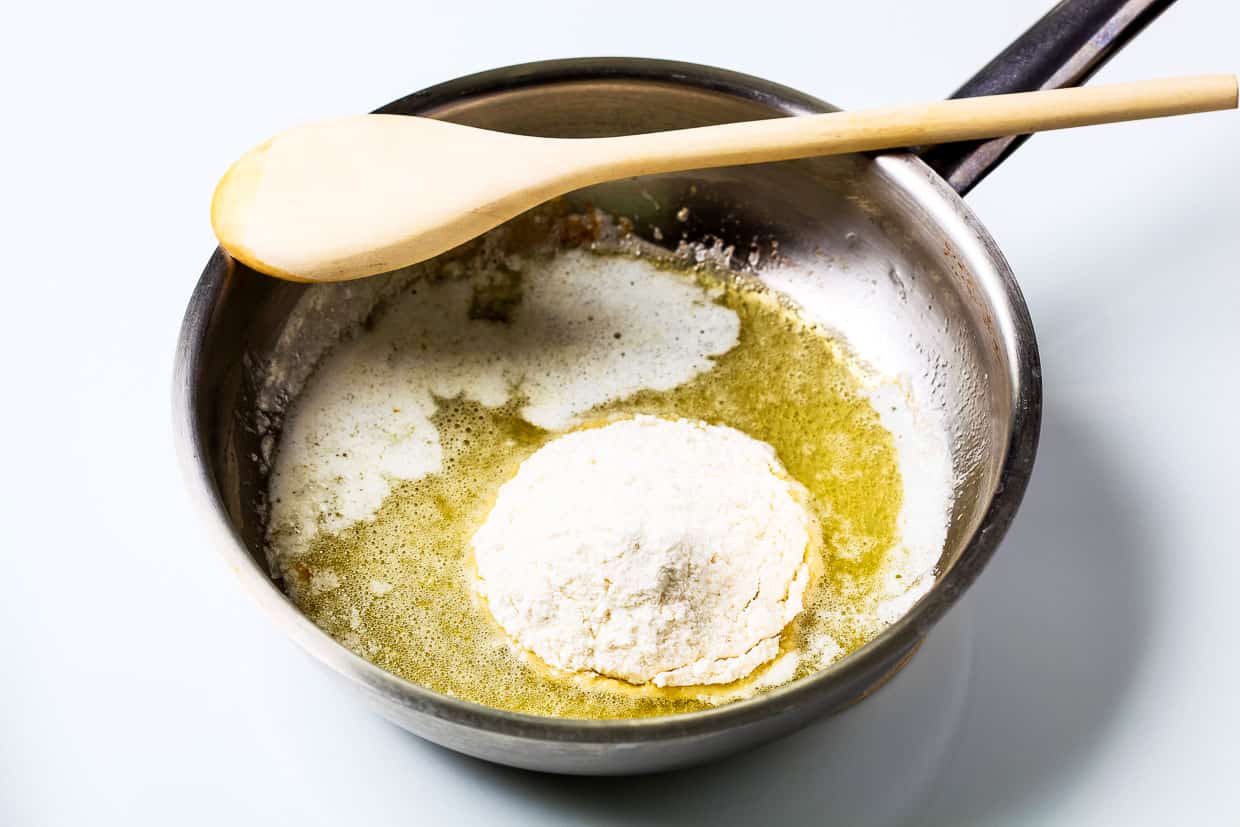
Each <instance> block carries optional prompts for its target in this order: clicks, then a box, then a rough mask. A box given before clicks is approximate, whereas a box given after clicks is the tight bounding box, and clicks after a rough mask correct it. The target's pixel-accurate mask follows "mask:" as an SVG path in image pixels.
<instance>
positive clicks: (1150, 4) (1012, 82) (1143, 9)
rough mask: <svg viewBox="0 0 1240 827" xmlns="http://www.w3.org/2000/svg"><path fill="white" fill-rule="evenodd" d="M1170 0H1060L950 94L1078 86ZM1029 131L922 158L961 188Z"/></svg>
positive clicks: (966, 187)
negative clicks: (1060, 0)
mask: <svg viewBox="0 0 1240 827" xmlns="http://www.w3.org/2000/svg"><path fill="white" fill-rule="evenodd" d="M1174 2H1175V0H1062V2H1060V3H1058V4H1057V5H1056V6H1055V7H1054V8H1053V9H1051V10H1050V11H1049V12H1047V13H1046V16H1045V17H1043V18H1042V19H1041V20H1039V21H1038V22H1037V23H1034V24H1033V26H1031V27H1030V28H1029V30H1028V31H1026V32H1025V33H1024V34H1022V35H1021V36H1020V37H1018V38H1016V40H1015V41H1013V42H1012V44H1011V45H1010V46H1008V47H1007V48H1006V49H1004V50H1003V51H1002V52H1000V53H999V54H998V55H997V56H996V57H995V58H994V60H992V61H990V62H989V63H987V64H986V65H985V66H983V67H982V69H981V71H979V72H978V73H977V74H976V75H974V76H973V77H971V78H969V80H968V81H967V82H966V83H965V84H964V86H961V87H960V88H959V89H958V90H956V92H955V94H953V95H952V97H953V98H971V97H976V96H978V95H1002V94H1005V93H1007V92H1032V91H1035V90H1038V89H1058V88H1061V87H1065V86H1080V85H1081V84H1082V83H1084V82H1085V81H1086V80H1088V79H1089V77H1090V76H1091V75H1093V73H1094V72H1096V71H1098V69H1099V68H1101V67H1102V65H1103V64H1104V63H1106V62H1107V61H1108V60H1109V59H1110V58H1111V56H1112V55H1114V54H1115V53H1116V52H1118V51H1119V50H1120V49H1122V48H1123V47H1124V46H1125V45H1127V43H1128V41H1129V40H1131V39H1132V38H1133V37H1135V36H1136V35H1137V34H1138V33H1139V32H1140V31H1141V30H1142V29H1144V28H1145V27H1146V26H1148V25H1149V24H1150V22H1151V21H1153V20H1154V18H1156V17H1158V15H1160V14H1162V13H1163V12H1164V11H1165V10H1166V9H1167V7H1169V6H1170V5H1171V4H1172V3H1174ZM1028 137H1029V136H1028V135H1013V136H1011V137H1007V138H995V139H993V140H989V141H963V142H961V143H955V144H944V145H942V146H935V147H930V148H929V149H927V150H925V151H924V152H922V153H921V157H922V159H923V160H924V161H925V162H926V163H928V164H929V165H930V166H931V167H933V168H934V170H935V171H936V172H938V173H939V174H940V175H942V176H943V178H944V179H946V180H947V183H949V184H950V185H951V186H952V187H953V188H954V189H955V190H956V192H958V193H960V194H961V195H965V194H966V193H968V192H969V190H971V189H973V187H975V186H976V185H977V184H978V182H979V181H981V180H982V179H983V178H985V177H986V176H987V175H989V174H990V171H991V170H992V169H994V168H995V167H997V166H998V165H999V164H1000V163H1001V162H1002V161H1003V159H1005V158H1007V156H1008V155H1010V154H1012V152H1013V151H1015V149H1016V148H1017V147H1018V146H1020V145H1021V144H1023V143H1024V142H1025V140H1026V139H1028Z"/></svg>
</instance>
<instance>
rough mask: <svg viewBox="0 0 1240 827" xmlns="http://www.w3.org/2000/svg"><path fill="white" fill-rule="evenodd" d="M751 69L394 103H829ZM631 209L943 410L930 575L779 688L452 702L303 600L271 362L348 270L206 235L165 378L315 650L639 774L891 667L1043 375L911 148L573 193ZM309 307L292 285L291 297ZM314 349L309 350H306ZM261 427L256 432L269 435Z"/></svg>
mask: <svg viewBox="0 0 1240 827" xmlns="http://www.w3.org/2000/svg"><path fill="white" fill-rule="evenodd" d="M829 108H830V107H828V106H827V105H826V104H823V103H822V102H820V101H816V100H813V99H811V98H808V97H806V96H804V95H801V94H799V93H796V92H794V91H792V90H789V89H785V88H782V87H778V86H775V85H773V84H769V83H767V82H765V81H761V80H758V79H756V78H750V77H746V76H742V75H736V74H733V73H728V72H723V71H720V70H715V69H708V68H705V67H698V66H690V65H686V64H672V63H665V62H656V61H630V60H594V61H557V62H552V63H547V64H533V65H529V66H524V67H514V68H511V69H504V70H497V71H495V72H489V73H485V74H483V75H479V76H473V77H470V78H465V79H462V80H458V81H453V82H451V83H448V84H444V85H443V86H440V87H435V88H433V89H430V90H427V91H426V92H423V93H418V94H416V95H412V96H410V97H408V98H405V99H403V100H401V101H397V102H395V103H394V104H391V105H389V106H388V107H385V108H384V109H383V110H381V111H384V112H390V113H403V114H420V115H432V116H434V117H440V118H445V119H449V120H453V121H457V122H460V123H465V124H470V125H475V126H480V127H485V128H488V129H497V130H502V131H508V132H517V133H524V134H530V135H545V136H561V137H586V136H601V135H611V134H620V133H630V132H642V131H653V130H661V129H673V128H679V127H689V126H698V125H704V124H710V123H721V122H727V121H738V120H749V119H754V118H763V117H772V116H778V115H788V114H803V113H808V112H814V111H823V110H824V109H829ZM570 201H571V202H573V203H574V204H575V205H577V206H581V207H585V206H587V205H592V206H596V207H599V208H602V209H604V210H606V211H608V212H610V213H612V214H614V215H618V216H624V217H626V218H628V219H629V220H630V221H632V224H633V228H634V231H635V232H637V233H638V234H640V235H642V236H643V237H645V238H646V239H648V240H650V241H652V242H654V243H657V244H661V245H663V246H668V247H673V248H674V247H675V246H676V245H677V244H679V243H680V242H681V241H682V240H683V241H687V242H692V243H695V244H699V245H700V246H701V247H705V248H713V249H714V251H715V252H716V253H726V252H727V251H729V250H730V255H731V256H732V258H733V260H734V263H735V265H736V266H739V267H746V268H749V269H752V270H753V271H755V272H756V273H757V275H758V277H760V278H763V279H765V280H766V281H767V282H768V283H769V284H771V285H772V286H773V287H775V288H777V289H780V290H785V291H787V292H789V293H791V294H792V295H793V297H794V298H795V300H796V301H797V302H798V303H799V304H800V305H801V306H802V307H803V308H804V309H805V312H806V313H807V314H808V315H810V316H811V317H814V318H817V319H819V320H821V321H823V322H824V323H826V324H828V325H829V326H831V327H833V328H835V329H836V330H838V331H839V332H841V333H842V334H843V336H844V337H845V338H846V339H847V340H848V342H849V343H850V344H851V345H852V346H853V348H854V349H855V350H856V351H857V353H859V354H860V355H861V356H862V358H864V359H866V360H867V361H868V362H870V363H871V364H872V365H873V366H874V367H875V368H876V369H877V370H878V371H880V372H881V373H884V374H887V375H898V376H900V377H902V379H903V380H904V381H905V382H906V383H907V385H908V387H909V388H910V389H911V391H912V395H913V397H914V399H916V400H918V404H919V405H921V406H924V407H927V408H933V409H934V410H937V411H942V412H945V413H946V421H947V422H948V430H949V434H950V445H951V454H952V462H953V468H954V474H955V480H956V496H955V499H954V507H953V511H952V514H951V518H950V526H949V531H948V537H947V543H946V546H945V548H944V551H943V554H942V557H941V558H940V560H939V563H938V580H937V582H936V584H935V586H934V588H933V589H932V590H931V592H930V593H929V594H928V595H926V597H924V598H923V599H922V600H921V601H920V603H918V604H917V605H916V606H915V607H914V608H913V609H912V611H911V612H910V613H909V614H908V615H907V616H906V617H905V618H904V619H903V620H901V621H899V622H897V623H896V624H895V625H893V626H892V627H891V628H889V629H888V630H887V631H886V632H884V633H883V634H882V635H880V637H879V638H877V639H876V640H875V641H873V642H872V643H870V644H869V645H867V646H866V647H865V648H863V649H862V650H860V651H859V652H856V653H854V654H853V655H851V656H849V657H848V658H846V659H845V660H844V661H842V662H840V663H838V664H836V665H835V666H833V667H832V668H831V669H828V670H825V671H824V672H821V673H819V674H817V675H814V676H811V677H810V678H807V679H804V680H801V681H799V682H797V683H795V684H792V685H790V686H787V687H785V688H783V689H781V690H778V691H776V692H774V693H771V694H769V695H766V696H762V697H759V698H756V699H752V700H749V701H745V702H740V703H737V704H733V705H730V706H725V707H721V708H719V709H717V710H713V711H709V712H702V713H693V714H688V715H679V716H671V717H667V718H657V719H648V720H641V721H625V722H581V721H565V720H549V719H538V718H531V717H529V716H522V715H515V714H510V713H504V712H499V711H496V710H491V709H487V708H483V707H478V706H474V705H471V704H467V703H462V702H460V701H456V700H453V699H449V698H444V697H441V696H437V695H435V694H434V693H432V692H430V691H428V690H425V689H422V688H421V687H417V686H414V685H413V684H410V683H408V682H406V681H403V680H401V679H399V678H396V677H394V676H392V675H389V674H387V673H384V672H382V671H381V670H379V669H377V668H376V667H374V666H372V665H370V664H368V663H366V662H364V661H362V660H360V659H358V658H356V657H354V656H353V655H352V654H351V653H349V652H348V651H347V650H345V649H344V648H343V647H341V646H339V645H338V644H336V643H335V642H334V641H333V640H331V639H330V638H329V637H328V636H327V635H326V634H324V633H323V632H321V631H319V630H318V629H317V628H315V627H314V626H313V625H312V624H310V623H309V622H308V621H306V620H305V619H304V618H303V617H301V616H300V615H299V614H298V612H297V610H296V608H295V607H293V606H292V604H291V603H289V602H288V601H287V600H286V599H285V598H284V597H283V594H282V593H281V591H280V584H279V583H277V582H275V581H273V580H272V579H271V578H270V575H269V570H268V566H267V563H266V559H265V555H264V551H263V539H262V538H263V531H264V526H263V511H262V492H263V489H264V488H265V485H266V477H265V475H266V464H265V462H264V459H263V458H264V457H267V456H269V453H270V449H271V445H270V444H269V443H270V441H271V440H273V439H274V438H275V435H276V433H277V432H278V424H279V423H278V419H279V413H278V411H279V408H280V406H282V405H283V404H286V403H287V401H288V398H287V397H288V396H289V395H290V394H292V393H294V392H295V386H294V385H295V383H294V382H293V380H292V379H291V378H290V380H289V386H288V387H287V388H281V387H280V383H279V381H276V382H275V383H274V384H273V382H272V379H271V377H270V375H269V373H268V372H267V368H268V366H269V361H270V357H271V355H272V351H273V348H275V347H276V345H277V342H278V341H279V340H280V337H281V336H282V335H283V336H285V337H286V341H287V336H288V335H289V333H290V331H288V330H287V329H286V327H287V322H288V320H289V314H290V311H291V309H292V308H293V306H294V305H295V304H297V303H298V302H299V301H300V300H302V299H303V298H304V297H305V296H306V294H307V291H321V292H323V299H324V301H323V306H324V308H325V310H324V313H325V321H324V324H323V330H322V331H319V332H317V333H316V332H314V331H311V332H307V331H304V330H303V331H301V332H299V333H298V334H297V335H300V336H303V337H304V336H307V335H308V336H312V337H313V336H315V335H320V336H322V337H330V336H332V335H333V331H332V329H331V327H330V324H329V322H328V321H327V320H326V314H328V313H329V312H330V310H329V309H327V308H330V306H331V304H332V303H334V302H339V301H343V300H347V299H348V297H349V296H350V295H351V293H350V291H351V289H352V288H350V287H349V286H348V285H343V286H342V285H334V286H305V285H298V284H292V283H287V282H282V281H277V280H274V279H270V278H267V277H264V276H261V275H258V274H256V273H253V272H251V271H249V270H247V269H246V268H244V267H242V266H240V265H237V264H235V262H233V261H231V260H229V259H228V258H227V257H226V256H225V255H224V254H222V253H218V252H217V254H216V256H215V257H214V258H213V259H212V260H211V262H210V263H209V264H208V267H207V270H206V272H205V273H204V275H203V277H202V280H201V282H200V284H199V287H198V290H197V292H196V293H195V295H194V298H193V299H192V301H191V306H190V309H189V312H188V313H187V316H186V321H185V327H184V329H183V333H182V341H181V353H180V355H179V359H178V377H177V387H176V391H177V394H178V398H177V405H178V413H179V417H180V420H179V421H180V426H181V431H182V433H181V437H182V440H181V442H182V446H181V447H182V455H183V458H184V459H185V460H186V462H187V466H188V467H187V470H188V471H189V472H190V474H191V476H192V477H193V480H194V485H195V486H196V488H197V489H198V492H199V494H200V495H201V496H200V501H201V502H202V504H203V505H204V506H205V508H206V509H207V511H208V512H209V514H208V520H210V521H211V524H212V525H213V526H215V527H216V528H218V529H221V531H220V532H219V534H220V538H221V543H222V544H223V546H224V549H225V553H226V554H227V555H229V557H230V559H232V560H233V561H234V562H235V564H236V565H235V567H236V568H237V570H238V573H239V575H240V577H241V579H242V582H243V583H245V584H246V585H247V586H248V587H249V590H250V591H251V592H252V593H253V594H254V596H255V597H256V598H257V599H258V600H259V601H260V602H261V603H262V604H263V605H264V606H265V607H266V608H267V609H268V611H269V612H270V613H271V614H272V615H273V616H274V617H275V618H276V619H277V620H278V621H279V622H280V623H281V625H283V626H284V627H285V628H286V629H287V630H288V631H289V632H290V634H291V635H292V636H293V637H294V638H295V639H297V640H298V641H299V642H300V643H301V644H302V645H303V646H305V647H306V648H308V649H309V650H310V651H311V652H312V653H313V654H314V655H315V656H316V657H318V658H320V659H321V660H323V661H325V662H326V663H328V665H330V666H332V667H333V668H335V669H336V670H337V671H338V672H340V673H342V674H344V675H345V676H346V677H347V678H348V679H349V680H350V681H352V682H354V683H356V684H358V685H359V686H361V687H362V688H364V689H365V690H367V692H368V695H369V696H370V697H371V698H372V700H374V701H375V703H376V704H377V705H378V707H379V708H380V710H381V711H382V712H383V713H384V714H386V715H388V716H389V717H391V718H393V719H394V720H396V721H397V722H398V723H400V724H402V725H403V726H405V727H407V728H409V729H411V730H413V731H415V732H418V733H419V734H422V735H424V736H426V737H428V738H430V739H431V740H435V741H438V742H440V743H443V744H446V745H448V746H451V747H453V748H455V749H458V750H460V751H463V752H466V753H469V754H473V755H478V756H481V757H485V758H489V759H491V760H497V761H501V762H504V763H509V764H514V765H517V766H525V767H532V768H537V769H548V770H555V771H563V772H590V773H601V772H614V773H621V772H636V771H648V770H654V769H662V768H666V767H671V766H677V765H683V764H686V763H692V762H695V761H700V760H704V759H707V758H710V757H713V756H715V755H718V754H722V753H723V752H727V751H731V750H734V749H737V748H739V747H742V746H745V745H747V744H749V743H753V742H755V741H758V740H762V739H766V738H770V737H774V736H776V735H778V734H781V733H783V732H785V731H788V730H789V729H792V728H794V727H796V726H798V725H800V724H802V723H804V722H806V721H807V720H809V719H810V718H811V717H813V716H815V715H820V714H824V713H827V712H830V711H833V710H836V709H839V708H841V707H843V706H845V705H847V704H848V703H850V702H852V701H854V700H856V699H857V698H858V697H859V696H862V695H864V693H865V692H867V691H868V690H869V689H870V688H872V687H873V686H874V685H875V684H876V683H878V682H880V681H881V679H882V678H883V677H884V676H885V675H887V674H889V673H890V672H891V671H892V670H893V669H895V668H897V667H898V665H899V664H900V663H901V662H902V660H903V659H904V658H905V657H906V656H907V655H908V653H909V652H910V651H911V650H912V648H913V647H915V645H916V643H917V642H918V641H919V640H920V638H921V637H922V636H923V635H924V634H925V632H926V630H927V629H928V628H929V627H930V626H931V625H932V624H933V623H934V622H935V621H936V620H937V619H938V617H939V616H940V615H941V614H942V612H943V611H944V610H945V609H946V607H947V606H949V605H950V604H951V603H952V602H953V601H954V600H955V599H956V597H957V596H958V594H959V592H960V591H961V590H962V589H963V588H964V587H965V586H967V585H968V584H969V582H971V581H972V579H973V577H974V576H975V575H976V573H977V571H978V570H979V569H980V567H981V566H982V565H983V564H984V562H985V561H986V559H987V558H988V557H989V555H990V553H991V552H992V551H993V549H994V547H995V545H996V544H997V542H998V540H999V538H1000V537H1001V535H1002V533H1003V531H1004V529H1005V528H1006V525H1007V522H1008V521H1009V519H1010V517H1011V514H1012V512H1013V511H1014V509H1015V507H1016V504H1017V503H1018V501H1019V498H1020V494H1021V492H1022V491H1023V488H1024V484H1025V481H1026V479H1027V476H1028V473H1029V469H1030V466H1031V464H1032V458H1033V451H1034V447H1035V443H1036V435H1037V424H1038V406H1039V387H1038V377H1037V353H1036V347H1035V345H1034V341H1033V337H1032V331H1031V329H1030V326H1029V320H1028V317H1027V314H1026V311H1025V308H1024V304H1023V302H1022V300H1021V298H1020V295H1019V292H1018V290H1017V288H1016V286H1015V284H1014V282H1013V281H1012V278H1011V274H1010V273H1009V272H1008V270H1007V267H1006V264H1005V263H1004V261H1003V260H1002V257H1001V256H1000V255H999V254H998V252H997V250H996V249H995V248H994V246H993V243H992V242H991V241H990V239H989V237H988V236H987V235H986V234H985V231H984V230H983V229H981V227H980V226H979V225H978V224H977V223H976V221H975V220H974V219H973V218H972V216H971V214H970V213H969V211H968V209H967V208H966V207H965V206H964V205H963V203H962V202H961V201H960V199H959V198H958V197H957V196H956V195H955V193H953V192H951V191H950V190H949V189H947V188H946V187H945V186H944V185H943V184H942V182H941V181H939V179H938V178H937V177H936V176H935V175H934V173H932V172H931V171H929V170H928V168H926V167H925V166H924V165H922V164H921V163H920V162H919V161H918V160H916V159H915V158H914V157H912V156H909V155H904V154H894V155H886V156H879V157H869V156H844V157H837V158H822V159H811V160H803V161H791V162H784V163H779V164H766V165H759V166H748V167H736V168H727V169H719V170H710V171H702V172H693V173H685V174H677V175H667V176H659V177H650V178H641V179H632V180H629V181H622V182H618V183H614V184H609V185H606V186H600V187H595V188H592V189H590V190H586V191H581V192H579V193H575V194H573V195H572V196H570ZM303 306H304V302H303ZM305 367H307V368H308V367H309V365H307V366H305ZM264 441H267V443H268V444H264Z"/></svg>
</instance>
